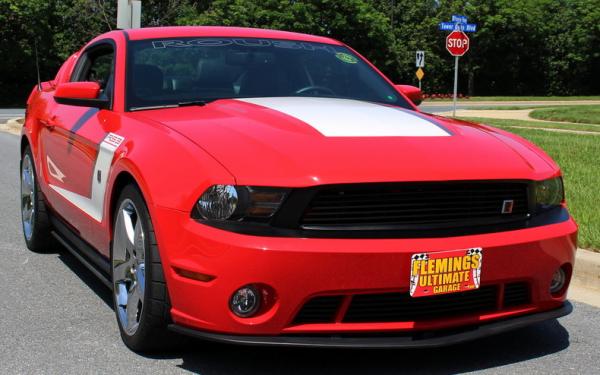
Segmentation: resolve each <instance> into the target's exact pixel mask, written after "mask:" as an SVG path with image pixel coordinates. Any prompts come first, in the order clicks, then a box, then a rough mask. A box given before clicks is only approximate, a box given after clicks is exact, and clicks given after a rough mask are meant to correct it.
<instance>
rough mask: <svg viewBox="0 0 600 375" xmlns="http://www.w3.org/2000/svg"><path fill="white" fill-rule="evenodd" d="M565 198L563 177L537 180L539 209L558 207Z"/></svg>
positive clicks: (537, 203) (536, 197) (536, 196)
mask: <svg viewBox="0 0 600 375" xmlns="http://www.w3.org/2000/svg"><path fill="white" fill-rule="evenodd" d="M563 200H564V189H563V182H562V178H561V177H556V178H551V179H548V180H544V181H536V182H535V202H536V207H537V208H538V209H539V208H541V209H547V208H552V207H556V206H558V205H560V204H561V203H562V202H563Z"/></svg>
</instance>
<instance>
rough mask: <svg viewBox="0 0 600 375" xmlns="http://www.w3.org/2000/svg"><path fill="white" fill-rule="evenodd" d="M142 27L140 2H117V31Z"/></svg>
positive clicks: (133, 0) (134, 0)
mask: <svg viewBox="0 0 600 375" xmlns="http://www.w3.org/2000/svg"><path fill="white" fill-rule="evenodd" d="M140 27H142V1H141V0H117V29H139V28H140Z"/></svg>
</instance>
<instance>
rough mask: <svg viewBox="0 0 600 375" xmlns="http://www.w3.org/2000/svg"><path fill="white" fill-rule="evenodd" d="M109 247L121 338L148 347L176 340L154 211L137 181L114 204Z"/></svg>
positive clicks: (135, 347) (140, 348) (141, 349)
mask: <svg viewBox="0 0 600 375" xmlns="http://www.w3.org/2000/svg"><path fill="white" fill-rule="evenodd" d="M114 216H115V222H114V226H113V244H112V251H111V258H112V259H111V260H112V262H111V263H112V283H113V288H114V289H113V290H114V292H113V297H114V298H113V301H114V307H115V314H116V317H117V322H118V324H119V330H120V332H121V337H122V339H123V342H124V343H125V345H127V347H129V348H130V349H131V350H134V351H138V352H147V351H153V350H160V349H164V348H165V347H166V346H168V345H170V344H172V342H173V339H174V338H175V334H174V333H171V332H168V331H167V324H168V323H169V322H170V312H169V310H170V306H169V301H168V295H167V288H166V284H165V280H164V275H163V270H162V264H161V261H160V256H159V253H158V246H157V244H156V238H155V236H154V229H153V226H152V222H151V220H150V214H149V212H148V208H147V206H146V203H145V202H144V199H143V198H142V195H141V193H140V192H139V190H138V188H137V187H136V186H135V185H128V186H126V187H125V188H124V189H123V191H122V192H121V195H120V196H119V200H118V202H117V205H116V211H115V215H114Z"/></svg>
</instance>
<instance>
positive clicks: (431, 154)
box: [131, 97, 556, 186]
mask: <svg viewBox="0 0 600 375" xmlns="http://www.w3.org/2000/svg"><path fill="white" fill-rule="evenodd" d="M131 115H132V116H135V117H138V118H140V119H145V120H146V121H158V122H160V123H162V124H164V125H165V126H167V127H169V128H171V129H173V130H174V131H177V132H179V133H180V134H182V135H184V136H185V137H187V138H189V139H190V140H192V141H193V142H194V143H196V144H197V145H198V146H199V147H201V148H202V149H203V150H205V151H206V152H208V153H209V154H211V155H212V156H213V157H214V158H215V159H217V160H218V161H219V162H220V163H221V164H223V165H224V166H225V168H227V169H228V170H229V172H230V173H231V174H232V175H233V176H234V177H235V179H236V182H237V183H238V184H255V185H273V186H310V185H316V184H332V183H347V182H387V181H436V180H438V181H439V180H473V179H477V180H482V179H541V178H546V177H548V176H549V175H552V174H554V173H556V166H555V165H554V164H553V163H552V162H551V161H550V160H549V159H548V158H547V157H546V156H545V155H544V154H543V153H542V152H541V151H539V150H537V149H536V148H535V147H533V146H531V145H530V144H528V143H526V142H524V141H522V140H519V139H518V138H516V137H512V136H510V135H508V134H507V133H505V132H502V131H495V130H494V129H493V128H490V127H485V126H480V125H476V124H471V123H466V122H460V121H455V120H450V119H446V118H443V117H438V116H433V115H428V114H424V113H422V112H418V111H412V110H407V109H403V108H398V107H392V106H386V105H382V104H375V103H370V102H362V101H355V100H346V99H329V98H304V97H290V98H251V99H227V100H218V101H215V102H211V103H209V104H207V105H205V106H195V107H194V106H190V107H180V108H169V109H159V110H148V111H140V112H134V113H131Z"/></svg>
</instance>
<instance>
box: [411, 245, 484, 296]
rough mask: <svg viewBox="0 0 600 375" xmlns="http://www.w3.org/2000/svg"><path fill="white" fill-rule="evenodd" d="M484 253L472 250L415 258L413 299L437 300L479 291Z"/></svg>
mask: <svg viewBox="0 0 600 375" xmlns="http://www.w3.org/2000/svg"><path fill="white" fill-rule="evenodd" d="M482 261H483V250H482V249H481V248H480V247H474V248H470V249H461V250H450V251H437V252H431V253H418V254H413V255H412V257H411V263H410V295H411V297H426V296H436V295H440V294H448V293H458V292H465V291H467V290H475V289H477V288H479V284H480V282H481V264H482Z"/></svg>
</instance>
